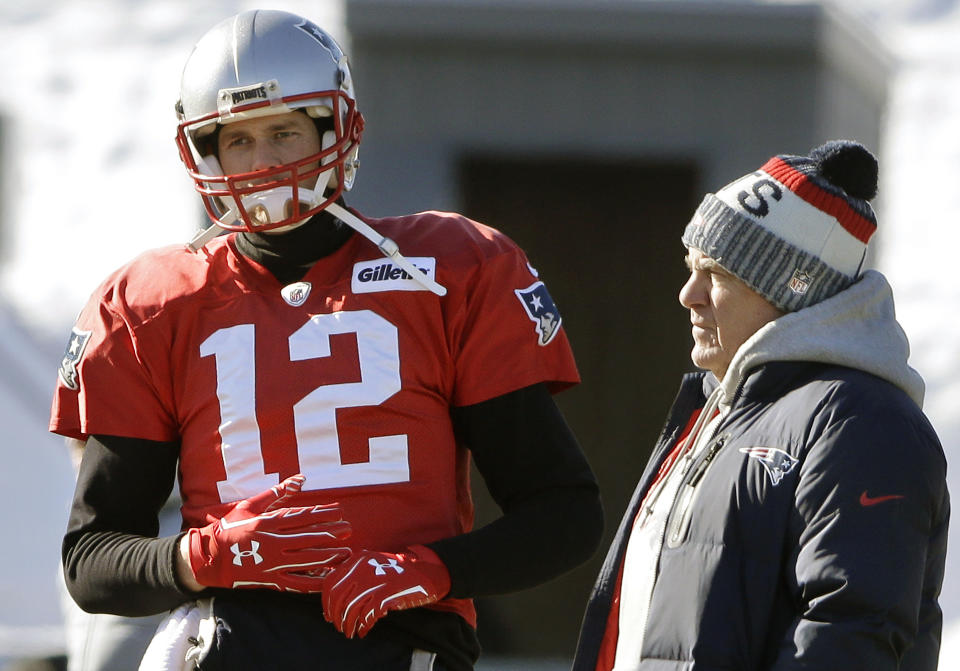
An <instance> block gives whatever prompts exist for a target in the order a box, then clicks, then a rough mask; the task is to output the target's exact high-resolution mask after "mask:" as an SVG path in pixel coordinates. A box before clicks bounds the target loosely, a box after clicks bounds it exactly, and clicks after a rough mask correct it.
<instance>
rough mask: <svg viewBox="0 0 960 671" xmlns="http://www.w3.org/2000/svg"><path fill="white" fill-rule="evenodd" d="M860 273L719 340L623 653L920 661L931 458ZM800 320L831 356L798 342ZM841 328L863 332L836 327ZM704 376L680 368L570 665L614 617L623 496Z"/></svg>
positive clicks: (654, 661)
mask: <svg viewBox="0 0 960 671" xmlns="http://www.w3.org/2000/svg"><path fill="white" fill-rule="evenodd" d="M869 275H870V276H869V277H867V278H865V280H861V281H860V282H858V283H857V284H856V285H854V288H852V290H853V291H859V292H861V293H862V294H864V295H861V296H854V297H851V296H849V295H847V296H841V301H848V302H849V303H850V304H851V305H857V306H858V307H857V310H858V312H857V313H856V314H852V315H851V314H848V312H847V307H848V305H846V304H845V303H842V302H841V303H837V302H834V299H828V301H824V303H821V304H818V305H817V306H814V307H812V308H808V309H806V310H802V311H800V312H797V313H792V314H790V315H787V316H785V317H783V318H781V319H778V320H776V321H775V322H772V323H771V324H768V325H767V327H765V328H764V329H762V330H761V332H758V334H756V335H755V336H754V338H753V339H751V340H750V341H748V342H747V343H745V345H744V346H743V347H742V348H741V351H739V352H738V353H737V356H736V357H735V358H734V362H733V363H732V364H731V368H732V369H733V370H732V372H728V374H727V376H725V378H724V380H723V382H722V389H721V398H722V401H721V415H722V417H721V420H720V424H719V425H718V427H717V429H716V431H715V433H714V434H713V438H712V443H711V444H710V445H708V446H707V447H706V448H705V449H704V450H703V452H702V453H701V454H700V456H699V460H700V463H699V464H695V465H694V466H693V467H692V468H691V469H690V471H689V473H688V475H687V476H686V477H687V479H688V480H689V478H691V477H699V480H698V481H697V484H696V494H695V496H694V497H693V499H692V502H691V503H690V504H689V506H688V508H687V509H682V508H680V507H677V504H674V505H675V509H673V510H672V511H671V513H670V515H671V523H670V525H669V526H670V527H673V526H674V524H673V520H674V517H675V516H677V515H680V516H689V525H688V526H686V528H685V531H684V533H683V535H682V536H681V537H679V538H672V539H671V538H668V539H667V540H665V542H664V546H663V550H662V554H661V559H660V568H659V573H658V577H657V581H656V585H655V587H654V591H653V599H652V602H651V605H650V615H649V618H648V621H647V628H646V632H645V637H644V644H643V653H642V654H643V661H641V662H640V663H639V666H638V667H637V668H639V669H642V670H649V671H654V670H655V671H666V670H668V669H669V670H674V669H676V670H679V669H684V670H686V671H719V670H724V671H734V670H736V671H754V670H776V671H786V670H788V669H789V670H793V669H817V670H824V671H828V670H834V669H837V670H841V669H842V670H844V671H850V670H855V669H863V670H864V671H867V670H869V671H885V670H889V671H896V670H897V669H900V670H902V671H933V670H934V669H936V668H937V657H938V652H939V641H940V629H941V614H940V609H939V606H938V603H937V598H938V595H939V593H940V586H941V583H942V580H943V572H944V562H945V556H946V542H947V523H948V518H949V500H948V494H947V488H946V462H945V458H944V455H943V450H942V448H941V446H940V443H939V440H938V439H937V436H936V434H935V432H934V430H933V428H932V427H931V425H930V423H929V422H928V421H927V419H926V417H925V416H924V414H923V412H922V411H921V409H920V407H919V404H918V403H919V402H920V400H921V399H922V393H923V392H922V383H920V382H919V378H918V376H916V374H915V373H914V372H913V371H912V369H909V367H907V366H906V363H905V362H906V354H907V350H906V341H905V339H903V341H902V343H899V339H900V338H902V332H899V327H895V321H894V320H893V318H892V299H891V298H890V296H889V287H888V286H887V285H886V282H885V280H883V279H882V276H879V274H877V273H872V274H869ZM848 291H850V290H848ZM842 293H843V294H846V293H847V292H842ZM866 298H875V300H874V301H873V303H872V304H871V303H870V302H869V301H866V302H865V299H866ZM851 299H855V300H851ZM865 304H866V305H867V312H868V314H866V315H865V314H864V313H863V306H864V305H865ZM821 306H822V307H821ZM818 308H819V310H818ZM838 315H846V316H847V317H849V318H850V320H851V323H850V324H847V325H845V324H844V319H840V320H839V321H838V320H837V316H838ZM826 324H829V326H830V332H829V333H817V331H818V330H819V329H824V328H825V325H826ZM860 324H863V325H864V327H863V328H860V327H859V325H860ZM881 324H885V325H884V326H883V328H882V329H878V327H879V326H881ZM798 329H800V330H798ZM811 329H812V330H813V332H814V333H815V335H814V336H813V340H816V339H817V338H819V337H822V338H823V340H824V342H829V341H830V340H831V339H833V340H834V345H833V346H832V347H827V348H825V351H832V352H835V353H837V354H836V356H834V357H833V359H839V360H841V361H842V362H843V364H844V365H840V364H839V363H838V362H837V361H836V360H832V361H831V360H829V359H830V358H831V357H829V356H825V355H821V354H816V353H813V354H812V353H811V351H810V350H811V347H810V342H811V337H810V332H811ZM858 329H859V330H858ZM884 329H885V330H884ZM871 332H872V333H873V335H871ZM898 333H899V335H897V334H898ZM801 336H802V338H801ZM853 337H859V338H866V339H868V340H867V341H866V342H865V341H864V340H862V339H861V340H860V341H859V342H857V341H855V340H849V341H847V343H846V344H841V343H839V342H837V339H844V340H846V339H848V338H853ZM799 341H802V342H803V344H802V345H800V344H798V342H799ZM821 344H822V343H821ZM821 344H817V345H816V346H815V348H816V349H817V350H821V349H824V348H821ZM857 348H866V349H867V350H869V351H857ZM898 360H899V369H897V366H896V365H895V364H893V363H891V362H896V361H898ZM717 384H718V382H717V380H716V378H714V377H713V376H712V375H711V374H693V375H688V376H686V377H685V378H684V381H683V384H682V386H681V389H680V392H679V394H678V396H677V399H676V401H675V403H674V406H673V408H672V410H671V412H670V415H669V417H668V420H667V424H666V427H665V429H664V431H663V433H662V435H661V437H660V440H659V441H658V443H657V446H656V448H655V449H654V452H653V455H652V457H651V460H650V462H649V464H648V465H647V468H646V470H645V472H644V474H643V476H642V477H641V479H640V482H639V485H638V487H637V490H636V492H635V494H634V497H633V500H632V501H631V504H630V506H629V509H628V510H627V512H626V514H625V515H624V518H623V521H622V522H621V525H620V529H619V530H618V532H617V535H616V539H615V541H614V543H613V545H612V547H611V548H610V551H609V554H608V556H607V559H606V562H605V563H604V566H603V569H602V571H601V574H600V576H599V578H598V580H597V584H596V586H595V588H594V592H593V594H592V595H591V598H590V602H589V604H588V606H587V611H586V614H585V616H584V622H583V629H582V631H581V635H580V642H579V646H578V650H577V657H576V660H575V662H574V669H575V671H581V670H582V671H587V670H589V671H594V669H596V668H597V657H598V654H599V650H600V647H601V644H602V641H603V639H604V637H605V636H607V637H610V636H615V635H616V634H615V633H614V632H612V631H609V632H608V631H607V623H608V617H609V615H610V612H611V602H612V599H613V597H614V593H615V591H616V586H617V579H618V575H619V573H620V570H621V566H622V563H623V556H624V552H625V550H626V545H627V540H628V538H629V530H630V529H631V527H632V524H633V520H634V518H635V516H636V513H637V510H638V507H639V504H640V501H641V499H642V497H643V495H644V493H645V492H646V491H647V489H648V487H649V485H650V483H651V482H652V480H653V478H654V477H655V475H656V473H657V470H658V468H659V466H660V464H661V462H662V461H663V459H664V458H665V456H666V455H667V453H668V452H669V451H670V448H671V447H672V446H673V444H674V443H675V442H676V439H677V436H678V434H679V432H680V431H681V429H682V428H683V427H684V426H686V424H687V422H688V420H689V418H690V416H691V414H692V413H693V412H694V411H695V410H696V409H698V408H702V407H703V405H704V403H705V400H706V397H707V395H708V394H709V393H710V392H711V391H713V389H714V388H715V387H716V386H717ZM698 474H699V475H698ZM678 498H681V499H682V497H678ZM680 528H683V527H682V526H681V527H680ZM614 619H615V618H614ZM630 635H631V632H629V631H627V632H619V636H620V637H624V636H630Z"/></svg>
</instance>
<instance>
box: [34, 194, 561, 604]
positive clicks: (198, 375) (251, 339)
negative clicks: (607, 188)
mask: <svg viewBox="0 0 960 671" xmlns="http://www.w3.org/2000/svg"><path fill="white" fill-rule="evenodd" d="M369 223H370V224H371V225H372V226H373V227H374V228H376V229H377V230H378V231H379V232H381V233H382V234H383V235H385V236H387V237H389V238H392V239H393V240H395V241H396V242H397V244H398V245H399V247H400V249H401V251H402V252H403V253H404V255H405V256H407V258H408V259H409V260H410V261H411V262H412V263H413V264H414V265H415V266H417V267H418V268H420V269H422V270H424V271H426V272H427V273H428V274H429V275H430V276H432V277H434V278H435V279H436V280H437V281H438V282H440V284H442V285H444V286H445V287H446V288H447V291H448V293H447V295H446V296H444V297H439V296H436V295H435V294H433V293H431V292H429V291H427V290H425V289H424V288H423V287H422V286H421V285H420V284H418V283H417V282H416V281H415V280H413V279H412V278H410V277H409V276H408V275H406V273H404V271H402V270H401V269H400V268H398V267H396V266H395V265H394V264H393V263H392V262H391V261H390V260H389V259H386V258H384V257H383V256H382V255H381V254H380V252H379V251H378V250H377V249H376V248H375V247H374V246H373V245H372V244H370V243H369V242H368V241H367V240H366V239H364V238H363V237H362V236H360V235H354V236H352V237H351V238H350V240H349V241H348V242H347V243H346V244H345V245H343V246H342V247H341V248H340V249H339V250H337V251H336V252H334V253H333V254H331V255H329V256H327V257H324V258H322V259H321V260H319V261H318V262H317V263H316V264H315V265H314V266H313V267H312V268H311V269H310V271H309V272H308V273H307V274H306V275H305V276H304V277H303V279H302V280H301V281H300V282H296V283H293V284H290V285H287V286H286V287H284V286H282V285H281V284H280V283H279V282H278V281H277V280H276V279H275V278H274V277H273V275H271V274H270V273H269V272H268V271H267V270H266V269H265V268H263V267H262V266H260V265H258V264H256V263H254V262H253V261H251V260H249V259H247V258H246V257H244V256H242V255H240V254H239V253H238V252H237V249H236V247H235V243H234V236H233V235H227V236H221V237H218V238H215V239H214V240H213V241H212V242H210V243H208V244H207V246H206V247H205V248H203V249H201V250H200V251H197V252H193V251H190V250H188V249H187V248H186V247H182V246H178V247H168V248H164V249H160V250H155V251H151V252H148V253H146V254H143V255H141V256H139V257H138V258H136V259H135V260H134V261H132V262H131V263H129V264H128V265H126V266H124V267H123V268H121V269H120V270H118V271H117V272H115V273H114V274H113V275H111V276H110V277H109V278H108V279H107V280H106V281H105V282H104V283H103V284H102V285H101V287H100V288H99V289H98V291H97V292H96V293H95V294H94V295H93V297H92V298H91V300H90V301H89V303H88V304H87V305H86V307H85V308H84V310H83V311H82V312H81V314H80V316H79V318H78V320H77V323H76V326H75V328H74V330H73V333H72V334H71V338H70V343H69V344H68V347H67V351H66V352H65V354H64V358H63V361H62V363H61V367H60V376H59V380H58V384H57V390H56V393H55V396H54V400H53V408H52V416H51V421H50V429H51V430H52V431H55V432H57V433H61V434H64V435H67V436H72V437H76V438H80V439H84V438H85V437H86V436H89V435H92V434H101V435H113V436H126V437H133V438H144V439H147V440H154V441H174V440H177V441H180V445H181V447H180V466H179V478H180V492H181V496H182V497H183V508H182V512H183V518H184V525H185V527H197V526H204V525H205V524H207V523H208V522H209V521H211V519H213V518H215V517H220V516H222V515H224V514H225V513H226V512H227V511H228V510H229V509H230V508H231V506H232V505H233V504H234V503H235V502H236V501H239V500H241V499H244V498H247V497H250V496H253V495H255V494H257V493H259V492H261V491H263V490H265V489H267V488H269V487H271V486H273V485H276V484H278V483H279V482H280V481H281V480H283V479H284V478H286V477H288V476H290V475H294V474H296V473H303V474H304V475H305V476H306V483H305V485H304V488H303V491H302V493H301V494H300V495H299V498H297V499H296V500H294V501H293V502H291V504H290V505H309V504H314V503H332V502H338V503H339V504H340V505H341V506H342V508H343V512H344V517H345V519H347V520H349V521H350V522H351V524H352V525H353V536H352V537H351V538H350V541H349V542H350V544H351V545H352V546H354V547H357V548H370V549H376V550H383V551H399V550H401V549H402V548H404V547H406V546H407V545H411V544H414V543H429V542H432V541H435V540H439V539H441V538H447V537H450V536H454V535H458V534H461V533H464V532H466V531H468V530H469V529H470V527H471V525H472V519H473V506H472V502H471V500H470V488H469V479H468V478H469V458H468V455H467V453H466V451H465V449H464V448H463V447H462V446H459V445H457V443H456V441H455V439H454V435H453V429H452V425H451V420H450V407H451V406H463V405H471V404H474V403H479V402H481V401H484V400H487V399H490V398H493V397H496V396H499V395H502V394H505V393H508V392H511V391H514V390H517V389H520V388H522V387H525V386H528V385H531V384H534V383H537V382H547V383H549V384H550V385H551V388H553V389H554V390H559V389H562V388H564V387H566V386H569V385H572V384H574V383H576V382H578V381H579V378H578V374H577V370H576V366H575V363H574V360H573V356H572V354H571V351H570V346H569V343H568V341H567V337H566V335H565V333H564V332H563V329H562V327H561V326H560V315H559V313H558V312H557V310H556V307H555V306H554V304H553V301H552V299H551V298H550V295H549V293H548V292H547V291H546V287H545V286H544V285H543V284H542V282H541V281H540V280H539V279H538V277H537V275H536V272H535V271H534V270H533V269H532V268H531V266H530V265H529V263H528V262H527V259H526V257H525V255H524V253H523V252H522V251H521V250H520V249H519V248H518V247H517V246H516V245H515V244H514V243H513V242H512V241H511V240H509V239H508V238H507V237H505V236H504V235H502V234H500V233H499V232H497V231H496V230H494V229H491V228H489V227H486V226H483V225H481V224H478V223H476V222H472V221H470V220H468V219H466V218H464V217H461V216H458V215H452V214H444V213H438V212H428V213H421V214H417V215H411V216H405V217H394V218H387V219H379V220H369ZM439 606H440V607H444V606H445V607H446V608H450V609H453V610H456V611H458V612H461V614H463V615H464V616H465V617H467V618H468V619H469V620H471V621H473V616H472V608H471V607H470V606H469V603H455V602H452V601H448V602H442V603H441V604H439Z"/></svg>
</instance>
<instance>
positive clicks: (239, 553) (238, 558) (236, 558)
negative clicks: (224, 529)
mask: <svg viewBox="0 0 960 671" xmlns="http://www.w3.org/2000/svg"><path fill="white" fill-rule="evenodd" d="M259 549H260V543H258V542H257V541H250V549H249V550H241V549H240V543H234V544H233V545H231V546H230V552H232V553H233V563H234V564H236V565H237V566H243V558H244V557H253V563H254V564H259V563H260V562H262V561H263V557H261V556H260V553H259V552H257V550H259Z"/></svg>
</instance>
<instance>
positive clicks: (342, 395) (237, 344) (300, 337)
mask: <svg viewBox="0 0 960 671" xmlns="http://www.w3.org/2000/svg"><path fill="white" fill-rule="evenodd" d="M339 333H355V334H356V336H357V352H358V355H359V358H360V381H359V382H346V383H342V384H329V385H323V386H320V387H317V388H316V389H314V390H313V391H311V392H310V393H309V394H307V395H306V396H304V397H303V398H302V399H301V400H300V401H298V402H297V403H295V404H294V406H293V421H294V427H295V429H294V430H295V432H296V438H297V444H296V449H297V455H298V457H299V460H300V472H301V473H303V474H304V475H305V476H306V478H307V482H306V485H305V487H304V489H331V488H335V487H356V486H360V485H376V484H386V483H392V482H407V481H409V480H410V465H409V460H408V457H407V436H406V435H403V434H399V435H394V436H378V437H374V438H370V439H369V446H370V459H369V461H365V462H361V463H355V464H344V463H343V462H342V460H341V457H340V438H339V434H338V432H337V416H336V412H337V408H350V407H358V406H366V405H379V404H380V403H383V402H384V401H386V400H387V399H388V398H390V397H391V396H393V395H394V394H395V393H397V392H398V391H400V350H399V345H398V342H397V327H396V326H394V325H393V324H391V323H390V322H388V321H387V320H386V319H384V318H383V317H381V316H380V315H378V314H376V313H375V312H372V311H370V310H359V311H354V312H334V313H332V314H322V315H315V316H314V317H312V318H311V319H310V321H308V322H307V323H306V324H304V325H303V326H302V327H300V328H299V329H298V330H297V331H296V332H295V333H294V334H293V335H291V336H290V339H289V346H290V360H291V361H304V360H307V359H316V358H322V357H328V356H330V336H331V335H335V334H339ZM254 351H255V350H254V325H253V324H239V325H237V326H231V327H228V328H223V329H220V330H219V331H216V332H214V333H213V334H212V335H211V336H210V337H209V338H207V339H206V340H205V341H203V343H202V344H201V345H200V355H201V356H204V357H206V356H213V357H215V360H216V366H217V399H218V400H219V402H220V439H221V455H222V457H223V467H224V470H225V471H226V476H227V477H226V479H225V480H221V481H220V482H218V483H217V487H218V489H219V492H220V500H221V501H222V502H224V503H226V502H229V501H237V500H239V499H245V498H248V497H250V496H253V495H254V494H258V493H260V492H262V491H263V490H265V489H267V488H269V487H272V486H273V485H276V484H278V483H279V482H280V476H279V474H278V473H266V469H265V468H264V464H263V452H262V448H261V444H260V427H259V426H258V424H257V415H256V372H255V371H256V365H255V363H256V362H255V355H254Z"/></svg>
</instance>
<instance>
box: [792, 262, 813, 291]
mask: <svg viewBox="0 0 960 671" xmlns="http://www.w3.org/2000/svg"><path fill="white" fill-rule="evenodd" d="M812 282H813V277H812V276H811V275H810V274H809V273H806V272H804V271H802V270H800V269H799V268H797V269H796V270H795V271H793V277H791V278H790V283H789V287H790V290H791V291H792V292H793V293H795V294H797V295H798V296H802V295H804V294H805V293H807V290H808V289H809V288H810V284H811V283H812Z"/></svg>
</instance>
